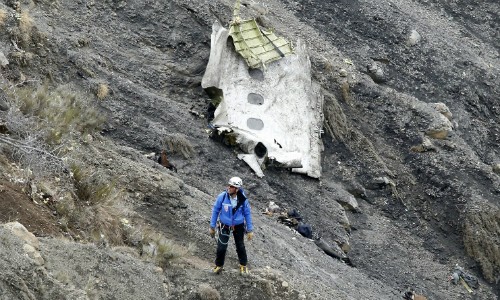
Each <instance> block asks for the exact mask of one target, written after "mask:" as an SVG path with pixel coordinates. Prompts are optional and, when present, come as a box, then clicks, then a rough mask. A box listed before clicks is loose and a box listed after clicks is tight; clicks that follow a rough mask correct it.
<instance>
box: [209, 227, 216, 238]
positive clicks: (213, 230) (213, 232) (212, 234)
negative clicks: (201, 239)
mask: <svg viewBox="0 0 500 300" xmlns="http://www.w3.org/2000/svg"><path fill="white" fill-rule="evenodd" d="M208 233H209V234H210V236H211V237H215V228H212V227H210V229H209V230H208Z"/></svg>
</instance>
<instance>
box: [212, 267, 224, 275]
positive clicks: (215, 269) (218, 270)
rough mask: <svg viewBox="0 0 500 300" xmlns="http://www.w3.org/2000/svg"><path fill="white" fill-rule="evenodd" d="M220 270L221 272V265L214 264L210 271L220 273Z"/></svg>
mask: <svg viewBox="0 0 500 300" xmlns="http://www.w3.org/2000/svg"><path fill="white" fill-rule="evenodd" d="M220 272H222V267H219V266H215V267H214V268H213V269H212V273H214V274H220Z"/></svg>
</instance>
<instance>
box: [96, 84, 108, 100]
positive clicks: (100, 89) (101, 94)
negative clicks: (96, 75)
mask: <svg viewBox="0 0 500 300" xmlns="http://www.w3.org/2000/svg"><path fill="white" fill-rule="evenodd" d="M96 94H97V98H98V99H99V100H103V99H104V98H106V97H107V96H108V94H109V87H108V85H107V84H104V83H100V84H99V86H97V93H96Z"/></svg>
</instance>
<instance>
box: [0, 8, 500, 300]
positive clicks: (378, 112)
mask: <svg viewBox="0 0 500 300" xmlns="http://www.w3.org/2000/svg"><path fill="white" fill-rule="evenodd" d="M233 4H234V3H233V1H228V0H219V1H190V0H186V1H178V0H173V1H168V2H162V1H146V0H144V1H137V0H130V1H66V0H58V1H49V0H37V1H34V2H32V1H21V2H17V1H12V0H4V1H2V2H0V10H1V11H2V12H3V13H2V14H0V27H1V28H2V31H0V53H3V54H4V57H5V58H3V57H2V55H0V61H1V62H2V69H1V74H2V88H3V89H6V87H12V86H17V87H22V86H36V85H39V84H42V83H43V82H49V85H51V86H54V87H57V86H59V85H70V86H71V89H72V90H74V91H76V92H78V93H80V94H82V95H86V97H87V98H88V99H87V100H88V101H89V103H90V104H91V105H96V106H99V107H100V109H101V110H102V111H103V112H105V114H106V116H107V120H106V123H105V125H104V129H103V130H102V132H101V134H100V135H99V134H95V135H94V138H93V139H88V140H86V143H84V144H82V145H75V146H74V147H73V148H71V151H70V152H69V154H67V155H68V156H70V157H72V158H73V159H77V160H78V162H79V163H80V164H82V165H84V166H88V167H89V168H92V169H93V170H94V171H95V173H96V174H98V176H99V177H100V179H101V180H108V181H113V182H115V183H116V186H118V187H120V188H121V189H122V190H123V196H122V205H123V206H124V207H127V209H128V214H129V215H128V216H127V217H129V218H130V219H134V218H137V219H143V220H146V221H147V222H148V223H149V224H150V226H152V227H153V228H155V229H156V230H158V231H160V232H162V233H163V234H164V235H165V236H167V237H168V238H169V239H171V240H173V241H176V242H177V243H179V244H182V245H185V246H186V247H188V246H190V247H191V248H192V250H191V251H190V254H189V255H187V256H186V257H184V258H183V259H180V260H178V261H176V262H175V263H172V264H169V265H168V266H164V267H165V268H164V272H161V273H158V272H157V273H154V272H155V271H154V268H153V267H152V266H151V265H149V266H148V267H145V268H146V269H147V270H151V271H147V272H146V271H145V273H140V274H141V277H142V279H143V281H142V283H141V282H137V281H133V280H132V279H130V278H131V276H135V274H133V273H134V272H136V271H137V270H136V268H135V267H133V266H132V265H133V264H139V263H140V264H142V263H143V262H139V260H138V259H136V260H137V262H135V261H134V260H133V259H132V258H129V257H126V258H122V256H119V257H118V258H111V260H115V261H116V262H117V265H118V267H117V265H109V264H107V260H104V261H103V262H102V264H97V267H95V268H94V270H93V271H92V272H94V273H91V272H90V271H89V270H85V269H84V270H81V268H77V266H78V264H75V265H74V266H67V265H66V266H64V267H66V268H68V269H69V270H72V269H73V268H74V269H75V270H77V271H75V272H73V271H71V272H70V274H76V275H71V276H69V275H68V276H66V277H64V278H59V277H57V276H48V275H44V274H46V273H43V272H42V273H40V275H37V276H41V277H42V278H45V277H44V276H48V277H47V278H50V282H51V284H50V286H49V287H50V289H58V288H61V290H59V291H57V292H54V293H57V294H54V293H45V292H43V290H44V289H43V288H41V287H43V286H44V285H43V284H41V283H39V282H37V281H36V280H35V279H33V280H26V282H25V285H26V286H27V288H26V289H24V288H23V290H28V291H29V293H28V295H30V296H26V295H25V294H22V293H20V292H19V290H18V289H15V288H14V289H9V291H11V292H9V294H2V297H4V298H6V297H7V298H12V297H18V298H19V299H52V298H54V297H55V296H54V295H60V297H62V298H64V297H66V298H67V299H70V298H71V299H74V298H72V296H70V295H72V294H71V293H67V292H65V290H64V289H62V287H61V286H62V285H63V284H64V283H66V282H69V283H71V285H72V287H73V289H76V290H78V292H75V293H78V295H79V297H80V296H81V297H83V298H85V297H86V298H92V297H94V296H95V295H97V296H95V297H98V298H99V297H100V298H103V299H113V297H115V296H116V294H115V295H112V294H111V292H110V291H112V290H113V289H112V287H110V285H111V286H113V287H115V285H116V288H117V289H118V287H119V286H121V285H119V284H118V283H116V282H120V281H123V282H125V283H126V284H125V285H127V284H128V285H132V286H138V285H139V286H140V285H141V284H143V283H145V282H149V283H152V282H164V283H165V286H162V285H161V284H157V285H151V286H148V288H147V289H152V290H154V291H155V293H156V294H155V296H146V295H148V294H144V293H142V292H141V291H142V290H141V289H139V288H137V289H136V290H135V291H132V290H129V291H128V292H129V295H130V299H139V298H142V299H151V298H155V299H156V298H158V297H165V298H167V299H196V298H199V299H217V297H219V298H220V299H296V298H299V299H300V298H303V299H400V298H401V295H402V293H403V292H404V291H405V290H407V289H408V288H413V289H415V290H416V291H417V292H418V293H420V294H424V295H426V296H427V297H428V298H429V299H496V298H498V295H499V293H500V292H499V283H498V279H499V278H500V277H499V276H500V258H499V257H500V254H499V253H500V249H499V245H500V240H499V239H500V225H499V224H500V212H499V207H498V206H499V194H500V177H499V172H500V171H499V169H500V167H499V166H498V164H499V163H500V153H499V148H498V143H499V139H500V137H499V135H500V127H499V125H500V124H499V123H500V119H499V114H500V110H499V104H498V99H499V97H500V86H499V84H498V82H499V81H500V79H499V75H500V62H499V58H500V57H499V53H498V51H499V42H498V41H499V35H500V33H499V32H500V29H499V24H500V19H499V14H500V5H499V4H498V3H497V2H496V1H493V0H492V1H482V2H481V3H477V2H476V1H467V0H463V1H452V2H450V1H441V0H428V1H427V0H426V1H424V0H422V1H412V2H408V1H399V0H383V1H302V0H297V1H288V0H282V1H278V0H270V1H266V2H260V1H243V6H242V15H243V16H244V17H256V18H258V20H259V22H260V23H261V24H262V25H264V26H266V27H272V28H274V29H275V30H276V32H277V33H279V34H280V35H282V36H285V37H287V38H288V39H290V40H292V41H296V40H298V39H300V40H302V41H305V42H306V44H307V45H308V47H309V51H310V56H311V61H312V65H313V77H314V80H315V81H317V82H318V83H319V84H320V85H321V87H322V93H323V95H324V96H325V111H324V113H325V118H326V120H325V125H324V129H325V132H326V133H325V135H324V136H323V142H324V145H325V149H324V152H323V176H322V177H321V179H320V180H316V179H311V178H307V177H304V176H300V175H297V174H291V173H290V172H289V171H288V170H283V169H277V168H271V167H270V168H268V169H267V170H265V171H264V173H265V177H264V178H262V179H259V178H257V177H256V176H254V175H253V173H252V172H251V170H250V169H249V168H248V167H247V166H246V165H245V164H244V163H243V162H242V161H238V159H237V158H236V155H235V153H234V152H235V151H237V149H234V148H231V147H228V146H225V145H223V144H221V143H219V142H217V141H214V140H212V139H209V138H208V134H207V132H206V128H207V120H206V118H203V117H200V114H199V113H202V114H203V113H205V111H206V109H207V107H208V103H209V97H208V95H207V94H206V93H205V91H203V89H202V88H201V85H200V83H201V78H202V76H203V73H204V68H205V66H206V64H207V62H208V55H209V51H210V33H211V25H212V23H213V22H214V21H215V20H219V21H220V22H221V24H225V25H226V24H228V22H229V21H230V19H231V16H232V5H233ZM23 16H24V17H23ZM28 17H29V18H28ZM22 20H24V21H22ZM26 20H31V21H29V22H28V23H29V24H31V25H30V26H27V25H26V22H27V21H26ZM30 22H31V23H30ZM29 24H28V25H29ZM27 28H28V29H29V30H27ZM27 33H29V34H27ZM6 62H8V64H6ZM102 85H105V86H106V87H108V89H109V91H108V95H107V96H105V97H100V96H99V95H100V94H99V89H100V86H102ZM4 92H5V95H9V93H7V91H4ZM96 94H97V96H95V95H96ZM5 98H8V96H5ZM99 99H102V100H99ZM4 104H5V105H3V106H2V107H5V109H2V110H4V111H5V112H4V113H2V121H4V122H5V120H7V119H8V118H7V111H6V110H7V109H8V106H9V101H6V103H4ZM193 112H198V113H196V114H195V113H193ZM7 127H8V126H7ZM173 140H175V141H179V140H181V141H183V143H184V145H187V146H186V147H185V148H184V151H181V150H179V149H170V148H169V147H168V142H169V141H173ZM3 146H4V147H3V148H4V152H6V153H7V154H8V153H10V152H9V151H7V150H5V149H7V148H8V147H7V145H6V144H5V143H4V145H3ZM163 148H167V149H169V150H172V151H171V153H169V157H170V160H171V161H172V162H173V163H174V164H175V165H176V167H177V169H178V172H177V173H175V172H172V171H170V170H167V169H165V168H163V167H161V166H159V165H158V164H157V163H156V162H154V161H152V160H150V159H148V158H147V157H146V154H149V153H150V152H158V151H160V150H162V149H163ZM173 150H178V151H173ZM7 166H8V164H5V167H3V168H2V169H3V170H6V172H2V174H4V175H2V180H8V179H9V178H10V179H12V177H8V176H7V175H6V174H11V173H12V172H14V171H12V170H11V169H10V167H7ZM233 175H239V176H240V177H242V178H243V180H244V183H245V188H246V189H247V191H248V195H249V196H250V199H251V201H252V205H253V209H254V217H255V224H256V238H255V240H254V241H252V242H251V243H249V244H248V250H249V253H250V261H251V263H250V271H251V276H249V277H248V278H239V277H237V276H235V274H236V273H235V268H236V259H235V253H233V252H234V251H231V250H230V254H229V258H228V266H227V269H228V270H227V272H225V273H223V274H222V275H221V276H211V275H210V273H209V269H210V265H211V262H212V260H213V252H214V251H215V244H214V242H213V240H210V239H209V237H208V235H207V226H208V218H209V212H210V208H211V204H212V201H213V198H214V196H215V195H216V194H217V193H218V192H220V191H221V190H222V189H223V188H224V185H225V182H226V180H227V178H229V177H231V176H233ZM53 185H54V186H57V183H53ZM54 189H56V190H57V188H54ZM57 193H58V192H54V195H55V194H57ZM2 195H4V194H2ZM2 197H3V198H4V199H6V197H4V196H2ZM352 197H355V198H356V200H357V203H358V204H359V209H358V210H355V211H351V210H349V208H348V207H347V208H344V207H343V206H342V204H341V203H345V202H346V201H347V200H348V199H351V198H352ZM269 201H274V202H276V203H277V204H278V205H280V206H281V207H283V208H287V209H292V208H293V209H298V210H299V211H300V212H301V214H302V215H303V216H304V218H305V221H306V222H307V223H309V224H311V225H312V226H313V230H314V231H315V233H317V234H319V235H321V238H322V240H323V241H326V242H327V243H328V244H330V245H331V246H332V247H335V246H336V245H339V246H344V247H345V249H347V248H350V251H349V252H348V254H347V255H348V256H349V258H350V259H351V261H352V263H353V265H354V267H351V266H349V265H346V264H344V263H343V262H341V261H339V260H336V259H334V258H332V257H330V256H327V255H326V254H325V253H324V252H322V251H321V250H320V249H319V248H318V247H317V246H316V245H315V244H314V243H313V241H311V240H308V239H305V238H303V237H301V236H299V235H297V234H296V233H294V232H293V231H291V230H289V228H288V227H286V226H284V225H282V224H280V223H278V222H277V220H276V218H275V217H270V216H267V215H263V214H261V212H263V211H264V210H265V208H266V207H267V205H268V203H269ZM47 218H49V217H47ZM56 219H57V216H55V217H54V220H56ZM11 220H12V218H11V219H8V218H7V219H6V218H4V219H3V221H4V222H6V221H11ZM60 223H61V222H60ZM62 223H63V224H65V223H64V222H62ZM30 230H31V229H30ZM2 235H6V234H5V233H4V231H2ZM66 236H69V238H71V239H73V240H75V239H76V240H77V238H75V236H77V234H75V233H74V232H73V233H71V234H66ZM6 239H9V240H10V239H11V237H6ZM45 239H46V238H44V239H43V240H42V245H43V246H42V247H40V253H41V256H42V257H44V258H45V261H46V263H45V264H48V265H47V266H44V267H43V268H45V269H48V268H54V270H60V269H61V268H64V267H63V264H64V261H65V259H67V257H66V256H65V255H63V254H62V253H59V252H58V251H61V250H58V249H60V248H61V247H62V248H64V249H66V250H64V251H62V252H67V251H72V252H76V253H79V255H81V256H83V257H86V259H84V258H82V261H85V260H87V261H89V263H90V262H95V261H94V259H95V258H92V254H89V253H88V246H86V245H80V244H78V243H75V244H71V245H66V244H64V243H66V242H64V243H63V242H57V240H53V239H50V238H49V239H47V240H45ZM16 243H19V242H14V241H13V242H12V243H10V244H12V245H17V244H16ZM72 243H73V242H72ZM10 244H9V245H10ZM106 244H107V241H106V242H105V243H104V246H103V249H102V250H99V251H103V252H99V253H105V254H102V255H105V256H103V257H108V256H109V257H114V256H113V255H115V254H113V253H115V252H114V250H112V249H111V247H108V246H106ZM2 246H4V245H2ZM9 247H11V248H9V249H10V250H9V249H7V248H6V251H5V252H8V253H11V252H13V251H14V250H13V249H14V248H15V247H14V246H9ZM13 247H14V248H13ZM19 247H22V245H21V246H18V248H19ZM75 249H78V250H75ZM5 252H4V251H2V253H5ZM116 255H118V254H116ZM120 255H121V254H120ZM57 257H60V261H58V260H57ZM4 259H5V258H4ZM12 259H14V256H13V258H12ZM16 259H17V258H16ZM48 262H51V263H50V264H49V263H48ZM118 262H119V264H118ZM22 264H23V265H26V266H25V267H23V268H27V269H30V268H32V270H35V268H36V265H35V264H34V263H33V262H30V261H26V260H23V262H22ZM455 264H459V265H460V266H463V267H465V269H466V270H467V271H469V272H470V273H471V274H474V275H476V276H478V277H479V278H480V281H481V287H480V289H478V290H474V292H473V293H472V294H469V293H468V292H467V291H466V290H465V289H464V288H463V287H462V286H460V285H458V286H456V285H452V284H450V283H449V282H448V280H447V277H448V275H450V274H451V271H452V270H453V268H454V266H455ZM4 265H5V266H6V268H9V266H10V269H9V270H10V271H9V272H13V273H14V274H17V275H16V276H19V277H23V275H22V274H21V273H16V272H18V271H16V270H18V268H17V267H15V264H10V263H6V264H4ZM233 265H235V266H234V269H233ZM125 266H126V267H125ZM110 268H111V269H112V268H119V269H121V270H120V271H119V272H118V271H117V272H112V270H111V269H110ZM78 270H79V271H78ZM68 272H69V271H68ZM49 273H50V272H49ZM91 274H106V276H110V277H112V278H113V280H111V279H110V281H109V282H106V285H102V286H101V287H99V285H98V283H96V284H95V285H92V287H93V288H87V289H85V286H83V287H82V285H81V281H82V280H84V281H85V282H87V283H88V284H89V285H90V283H91V280H90V279H88V278H89V276H91ZM152 274H155V275H154V276H157V277H156V279H154V280H148V278H150V277H149V276H153V275H152ZM2 280H3V282H2V284H3V285H2V286H4V287H8V286H12V284H10V283H9V280H8V278H7V277H3V279H2ZM134 280H135V279H134ZM113 281H114V282H113ZM92 282H93V281H92ZM89 285H87V287H88V286H89ZM49 287H47V288H49ZM95 287H99V288H95ZM3 290H4V289H3V288H2V291H3ZM16 291H17V292H16ZM92 293H94V294H92ZM152 293H153V292H152ZM75 295H76V294H75ZM159 295H161V296H159ZM30 297H31V298H30ZM57 297H59V296H57ZM124 297H125V296H124ZM210 297H215V298H210Z"/></svg>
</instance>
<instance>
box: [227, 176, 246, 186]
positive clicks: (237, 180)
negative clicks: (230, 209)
mask: <svg viewBox="0 0 500 300" xmlns="http://www.w3.org/2000/svg"><path fill="white" fill-rule="evenodd" d="M228 184H229V185H232V186H235V187H237V188H240V187H241V186H242V185H243V181H242V180H241V178H239V177H233V178H231V179H229V182H228Z"/></svg>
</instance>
